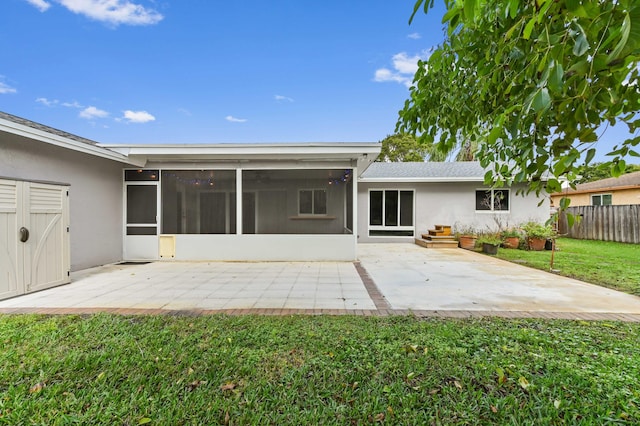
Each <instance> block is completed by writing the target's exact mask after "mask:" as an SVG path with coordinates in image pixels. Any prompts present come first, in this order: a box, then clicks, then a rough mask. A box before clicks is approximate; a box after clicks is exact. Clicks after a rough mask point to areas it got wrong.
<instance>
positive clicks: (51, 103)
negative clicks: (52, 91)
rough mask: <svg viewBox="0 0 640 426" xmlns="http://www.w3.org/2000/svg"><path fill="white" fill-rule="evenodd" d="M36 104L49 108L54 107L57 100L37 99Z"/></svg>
mask: <svg viewBox="0 0 640 426" xmlns="http://www.w3.org/2000/svg"><path fill="white" fill-rule="evenodd" d="M36 102H37V103H39V104H42V105H44V106H48V107H50V106H54V105H56V104H57V103H58V100H57V99H53V100H52V99H47V98H37V99H36Z"/></svg>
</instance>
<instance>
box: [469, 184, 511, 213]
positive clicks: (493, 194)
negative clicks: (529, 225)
mask: <svg viewBox="0 0 640 426" xmlns="http://www.w3.org/2000/svg"><path fill="white" fill-rule="evenodd" d="M478 191H482V192H491V208H490V209H486V210H478V209H477V208H476V205H475V204H476V197H477V193H478ZM496 191H507V200H508V203H509V208H508V209H506V210H495V209H494V206H495V201H494V197H495V192H496ZM473 195H474V199H473V204H474V209H475V211H476V213H498V214H499V213H505V214H506V213H511V189H510V188H476V190H475V191H474V193H473Z"/></svg>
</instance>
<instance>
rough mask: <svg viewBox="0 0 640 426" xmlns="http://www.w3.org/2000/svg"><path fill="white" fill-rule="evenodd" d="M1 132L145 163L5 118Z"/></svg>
mask: <svg viewBox="0 0 640 426" xmlns="http://www.w3.org/2000/svg"><path fill="white" fill-rule="evenodd" d="M0 132H6V133H10V134H13V135H16V136H21V137H24V138H28V139H32V140H36V141H39V142H43V143H47V144H50V145H54V146H58V147H61V148H65V149H69V150H72V151H77V152H82V153H84V154H89V155H93V156H95V157H100V158H105V159H108V160H113V161H117V162H119V163H124V164H130V165H134V166H144V163H141V162H140V161H138V160H136V159H130V158H128V157H127V156H126V155H123V154H121V153H119V152H116V151H112V150H109V149H108V148H104V147H101V146H99V145H91V144H88V143H84V142H79V141H75V140H73V139H69V138H65V137H63V136H59V135H55V134H52V133H48V132H46V131H43V130H39V129H34V128H32V127H29V126H25V125H24V124H20V123H15V122H13V121H9V120H6V119H3V118H0Z"/></svg>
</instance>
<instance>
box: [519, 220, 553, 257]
mask: <svg viewBox="0 0 640 426" xmlns="http://www.w3.org/2000/svg"><path fill="white" fill-rule="evenodd" d="M522 230H523V231H524V232H525V234H526V235H527V245H528V246H529V250H535V251H541V250H544V246H545V244H546V243H547V240H548V239H549V238H551V237H553V228H552V227H551V225H543V224H541V223H537V222H527V223H525V224H524V225H522Z"/></svg>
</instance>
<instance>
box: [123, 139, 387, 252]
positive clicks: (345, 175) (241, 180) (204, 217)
mask: <svg viewBox="0 0 640 426" xmlns="http://www.w3.org/2000/svg"><path fill="white" fill-rule="evenodd" d="M327 145H328V146H322V145H320V147H321V148H324V151H326V152H317V149H316V150H315V151H316V152H315V153H314V154H311V153H305V152H298V153H297V158H290V157H291V153H290V152H288V151H289V150H290V149H291V148H292V147H291V146H290V145H283V146H277V149H276V147H274V146H272V145H269V146H259V147H256V146H254V145H249V146H239V147H237V150H238V151H239V152H238V154H237V155H238V157H244V158H243V159H242V160H237V159H229V158H227V157H225V158H224V161H221V160H222V159H221V158H220V157H219V155H220V153H217V156H216V155H213V154H212V153H209V154H208V155H200V156H196V153H195V152H194V153H193V155H194V158H193V159H190V160H189V161H185V158H184V155H185V153H184V152H182V153H181V154H180V155H179V156H178V155H176V157H175V158H171V155H170V153H164V154H163V155H162V157H161V158H154V156H153V155H152V153H148V152H147V155H148V158H147V164H146V166H145V167H144V168H140V169H127V170H125V171H124V192H125V195H124V196H125V217H124V222H125V224H124V234H125V235H124V241H125V242H124V253H125V258H126V259H127V260H142V259H167V260H169V259H177V260H354V259H355V258H356V243H357V236H356V235H355V233H354V229H356V228H355V221H356V217H357V213H356V211H355V210H356V199H357V179H356V176H357V173H358V171H359V170H361V169H362V168H364V167H365V166H366V165H368V163H369V162H370V161H371V160H372V159H375V157H376V156H377V151H378V150H379V145H378V144H344V145H346V146H349V147H351V152H340V151H339V150H336V151H338V152H330V150H331V148H337V147H336V146H335V145H341V146H340V147H339V148H341V149H343V150H344V148H345V146H342V144H327ZM354 145H355V146H354ZM209 147H210V146H209ZM297 147H298V148H300V146H297ZM313 147H315V148H317V147H318V145H314V146H313ZM356 147H357V149H355V148H356ZM150 148H152V147H144V148H138V149H139V150H140V151H148V150H149V149H150ZM177 148H178V147H176V148H175V149H177ZM198 148H200V149H202V147H193V148H191V149H193V150H195V151H197V150H198ZM242 148H245V149H242ZM256 148H258V151H260V148H261V149H262V152H260V153H258V154H256V152H255V150H256ZM309 148H312V147H309ZM112 149H113V148H112ZM182 149H183V150H186V151H189V149H190V147H182ZM247 150H248V151H251V150H253V154H251V153H250V152H247V153H246V154H247V155H245V156H243V155H242V151H245V152H246V151H247ZM278 151H279V152H278ZM296 151H299V150H298V149H296ZM302 151H304V150H302ZM128 155H129V156H135V155H136V154H135V153H132V152H129V153H128ZM208 157H209V158H210V161H209V162H207V161H206V160H207V159H208ZM247 157H248V158H247ZM345 157H346V158H345ZM369 157H371V158H369ZM172 160H173V161H172ZM178 160H180V161H178ZM203 160H204V161H203ZM359 166H360V167H359ZM239 194H242V195H241V196H239Z"/></svg>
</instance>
